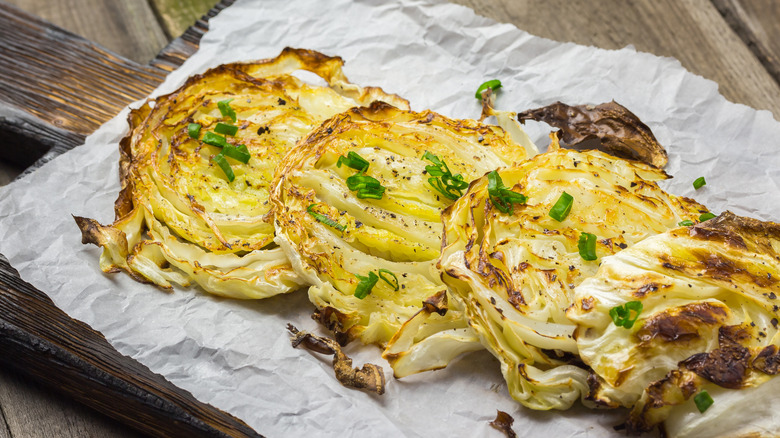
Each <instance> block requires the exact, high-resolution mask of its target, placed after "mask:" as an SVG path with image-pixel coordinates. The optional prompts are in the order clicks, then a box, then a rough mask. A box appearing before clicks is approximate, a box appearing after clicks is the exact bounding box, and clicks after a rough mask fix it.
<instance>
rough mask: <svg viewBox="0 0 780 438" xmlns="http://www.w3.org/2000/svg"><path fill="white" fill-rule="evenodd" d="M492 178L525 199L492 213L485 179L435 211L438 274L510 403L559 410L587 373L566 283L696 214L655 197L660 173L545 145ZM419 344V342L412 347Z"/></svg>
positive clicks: (681, 203) (583, 387)
mask: <svg viewBox="0 0 780 438" xmlns="http://www.w3.org/2000/svg"><path fill="white" fill-rule="evenodd" d="M499 175H500V176H501V178H502V179H503V183H504V184H505V186H506V187H508V188H511V190H513V191H515V192H520V193H522V194H524V195H525V196H527V197H528V199H527V202H526V203H525V204H524V205H517V204H515V206H514V209H513V211H511V213H510V214H505V213H502V212H500V211H499V210H498V209H497V208H495V207H494V206H493V203H492V202H491V201H489V197H490V192H489V190H488V188H489V178H488V177H483V178H481V179H479V180H477V181H474V182H473V183H472V184H471V187H470V188H469V191H468V192H467V193H466V194H465V195H464V196H463V197H462V198H461V199H460V200H458V201H457V202H455V203H454V204H453V205H452V206H451V207H449V208H448V209H447V210H445V211H444V213H443V215H442V220H443V223H444V237H443V243H442V254H441V261H440V267H441V269H442V270H443V271H444V272H445V275H444V276H443V279H444V281H445V283H446V284H447V285H448V286H450V289H451V291H452V293H453V295H454V296H455V297H457V298H459V299H460V300H462V303H463V305H465V309H466V315H467V317H468V320H469V323H470V325H471V326H472V327H473V328H474V329H475V330H476V332H477V333H478V334H479V336H480V338H481V340H482V342H483V344H484V345H485V347H486V348H487V349H488V350H489V351H490V352H491V353H492V354H493V355H495V356H496V357H497V358H498V359H499V360H500V361H501V369H502V372H503V374H504V377H505V379H506V381H507V384H508V386H509V392H510V394H511V395H512V397H513V398H515V399H516V400H517V401H519V402H520V403H522V404H523V405H525V406H528V407H531V408H533V409H565V408H568V407H569V406H570V405H571V404H572V403H573V402H574V401H575V400H576V399H577V398H580V397H581V396H582V395H586V394H587V393H588V382H587V378H588V373H587V372H586V371H585V369H583V368H582V367H580V366H577V364H576V362H577V361H576V355H577V344H576V341H575V339H574V336H573V333H574V327H575V326H574V324H573V323H571V322H570V321H569V320H568V319H567V318H566V313H565V311H566V309H567V308H568V307H569V306H570V305H571V303H572V300H573V297H574V287H575V286H577V285H578V284H579V283H580V282H581V281H582V280H583V279H584V278H587V277H589V276H592V275H594V274H595V273H596V269H597V267H598V264H599V260H600V259H601V258H602V257H605V256H608V255H611V254H615V253H617V252H619V251H620V250H621V249H623V248H626V247H628V246H631V245H634V244H635V243H637V242H639V241H641V240H643V239H645V238H647V237H648V236H651V235H654V234H658V233H662V232H664V231H665V230H667V229H669V228H672V227H675V226H677V223H678V222H680V221H682V220H696V218H698V217H699V215H700V214H701V213H702V212H704V211H706V209H705V208H704V207H703V206H701V205H699V204H697V203H696V202H694V201H693V200H690V199H686V198H681V197H676V196H672V195H669V194H667V193H665V192H664V191H663V190H661V189H660V188H659V187H658V185H657V184H656V183H655V182H654V181H657V180H662V179H664V178H667V175H666V173H664V172H663V171H661V170H658V169H656V168H654V167H651V166H649V165H645V164H642V163H639V162H631V161H625V160H621V159H618V158H614V157H611V156H609V155H607V154H604V153H601V152H598V151H588V152H577V151H572V150H563V149H559V148H558V146H557V143H553V144H552V145H551V146H550V150H548V152H546V153H544V154H541V155H537V156H536V157H534V158H532V159H529V160H528V161H526V162H524V163H522V164H520V165H519V166H516V167H512V168H508V169H504V170H501V171H500V172H499ZM563 192H566V193H568V194H569V195H571V196H572V197H573V203H572V205H571V211H570V213H569V214H568V216H566V217H565V219H563V221H560V222H559V221H558V220H556V219H553V218H552V217H551V216H550V214H549V213H550V210H551V208H552V207H553V206H554V205H555V204H556V203H557V201H558V199H559V198H560V197H561V195H562V193H563ZM584 233H590V234H593V235H595V237H596V240H597V242H596V245H595V253H596V255H597V257H598V259H599V260H592V261H586V260H584V259H583V257H582V256H581V255H580V252H579V240H580V237H581V236H584ZM429 330H431V331H433V329H429ZM427 342H428V339H425V338H422V339H419V340H418V341H417V344H416V347H418V348H422V346H424V345H425V344H426V343H427ZM425 349H426V350H429V351H432V353H433V354H435V353H436V349H435V348H425ZM420 360H422V359H420Z"/></svg>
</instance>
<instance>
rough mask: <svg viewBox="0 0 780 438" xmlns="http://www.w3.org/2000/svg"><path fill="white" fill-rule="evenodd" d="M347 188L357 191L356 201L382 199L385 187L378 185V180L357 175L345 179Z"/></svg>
mask: <svg viewBox="0 0 780 438" xmlns="http://www.w3.org/2000/svg"><path fill="white" fill-rule="evenodd" d="M347 187H348V188H349V189H350V190H352V191H353V192H354V191H357V197H358V199H364V198H369V199H382V195H383V194H384V193H385V187H382V184H380V183H379V180H378V179H376V178H374V177H372V176H368V175H363V173H362V172H361V173H358V174H355V175H352V176H350V177H349V178H347Z"/></svg>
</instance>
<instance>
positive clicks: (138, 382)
mask: <svg viewBox="0 0 780 438" xmlns="http://www.w3.org/2000/svg"><path fill="white" fill-rule="evenodd" d="M13 273H14V270H13V268H11V266H10V265H8V263H7V262H5V261H3V260H0V351H2V352H3V354H2V355H0V363H2V364H3V365H4V366H7V367H11V368H13V369H15V370H17V371H19V372H23V373H26V374H28V375H32V376H34V377H35V378H36V379H37V380H38V381H39V382H42V383H44V384H46V385H48V386H50V387H52V388H55V389H57V390H60V391H63V392H65V393H67V394H69V395H71V396H72V397H73V398H74V399H75V400H77V401H79V402H81V403H83V404H85V405H87V406H90V407H92V408H94V409H97V410H98V411H100V412H103V413H105V414H107V415H109V416H111V417H112V418H115V419H118V420H120V421H121V422H123V423H125V424H128V425H130V426H131V427H133V428H135V429H137V430H140V431H143V432H145V433H148V434H152V435H155V436H188V437H197V436H213V437H257V436H259V435H258V434H257V433H256V432H255V431H253V430H252V429H251V428H249V427H248V426H247V425H246V424H244V423H243V422H242V421H241V420H238V419H236V418H235V417H233V416H231V415H229V414H226V413H224V412H222V411H220V410H218V409H216V408H214V407H212V406H210V405H206V404H203V403H201V402H199V401H197V400H196V399H195V398H194V397H193V396H192V395H191V394H190V393H189V392H187V391H184V390H182V389H179V388H177V387H176V386H174V385H173V384H171V383H170V382H168V381H167V380H165V379H164V378H163V377H162V376H160V375H158V374H154V373H152V372H151V371H150V370H149V369H148V368H146V367H145V366H143V365H141V364H140V363H138V362H136V361H134V360H132V359H130V358H128V357H126V356H122V355H120V354H119V353H117V351H116V350H114V348H113V347H112V346H111V344H109V343H108V342H107V341H106V339H105V338H104V337H103V335H101V334H100V333H98V332H96V331H95V330H93V329H92V328H90V327H89V326H88V325H86V324H84V323H81V322H79V321H75V320H73V319H71V318H70V317H68V315H67V314H65V312H63V311H62V310H60V309H58V308H57V307H56V306H54V303H52V302H51V300H50V299H49V298H48V297H47V296H46V295H45V294H44V293H43V292H40V291H38V290H37V289H35V288H34V287H32V286H31V285H30V284H28V283H26V282H24V281H23V280H21V279H20V278H19V277H18V276H16V275H14V274H13ZM52 370H56V372H52ZM120 406H121V409H118V407H120Z"/></svg>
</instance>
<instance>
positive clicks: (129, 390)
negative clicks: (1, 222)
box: [0, 0, 260, 437]
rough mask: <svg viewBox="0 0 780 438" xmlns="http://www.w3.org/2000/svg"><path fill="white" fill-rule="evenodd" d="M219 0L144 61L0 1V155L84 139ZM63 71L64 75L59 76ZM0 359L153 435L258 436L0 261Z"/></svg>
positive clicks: (197, 29)
mask: <svg viewBox="0 0 780 438" xmlns="http://www.w3.org/2000/svg"><path fill="white" fill-rule="evenodd" d="M231 3H232V0H224V1H222V2H221V3H219V4H218V5H217V6H216V7H215V8H214V9H212V10H211V11H210V12H209V13H208V14H207V15H206V16H204V18H203V19H202V20H200V21H198V22H197V23H196V24H195V25H194V26H192V27H190V28H189V29H188V30H187V31H186V32H185V33H184V34H183V35H182V36H181V37H179V38H178V39H176V40H174V41H173V42H172V43H171V44H170V45H168V46H167V47H166V48H165V49H163V51H162V52H160V54H159V55H158V56H157V57H156V58H155V59H154V60H153V61H152V62H151V63H150V64H149V65H139V64H137V63H134V62H132V61H129V60H127V59H124V58H120V57H118V56H116V55H114V54H112V53H110V52H108V51H106V50H104V49H102V48H100V47H98V46H96V45H94V44H92V43H90V42H89V41H87V40H85V39H83V38H80V37H77V36H75V35H73V34H71V33H68V32H66V31H63V30H61V29H58V28H56V27H54V26H52V25H50V24H48V23H45V22H43V21H41V20H38V19H36V18H34V17H32V16H30V15H28V14H25V13H23V12H22V11H20V10H19V9H16V8H14V7H12V6H8V5H6V4H4V3H0V41H2V42H3V47H2V54H3V59H4V62H3V63H2V64H0V96H2V103H3V108H2V111H1V112H0V132H2V136H3V138H4V142H5V144H6V145H13V147H4V148H0V160H3V161H6V162H10V163H13V164H14V165H16V166H20V167H28V166H31V165H32V167H33V168H35V167H37V166H38V165H40V164H41V163H42V162H43V161H46V160H48V159H49V158H51V157H53V156H56V155H59V154H60V153H62V152H64V151H66V150H69V149H72V148H74V147H76V146H78V145H80V144H82V143H83V141H84V138H85V137H86V135H88V134H89V133H91V132H92V131H94V130H95V129H96V128H97V127H98V126H100V124H102V123H103V122H104V121H106V120H108V119H110V118H111V117H113V116H114V115H115V114H116V113H118V112H119V111H120V110H121V109H122V108H124V107H125V106H126V105H127V104H128V103H129V102H132V101H135V100H137V99H140V98H143V97H144V96H146V95H148V94H149V93H150V92H151V91H152V90H153V89H154V88H155V87H156V86H157V85H158V84H159V83H161V82H162V81H163V79H164V78H165V76H166V75H167V74H168V72H170V71H171V70H173V69H175V68H176V67H178V66H179V65H181V63H183V62H184V60H186V59H187V58H188V57H189V56H190V55H191V54H192V53H194V52H195V51H196V50H197V47H198V43H199V41H200V38H201V37H202V36H203V34H204V33H205V32H206V30H207V29H208V19H209V18H211V17H213V16H214V15H216V14H217V13H219V11H220V10H222V9H224V8H225V7H227V6H229V5H230V4H231ZM61 72H67V74H61ZM0 352H2V354H0V362H2V363H3V365H4V366H7V367H10V368H13V369H16V370H17V371H19V372H20V373H23V374H26V375H29V376H31V377H33V378H34V379H35V380H37V381H40V382H43V383H45V384H47V385H50V386H52V387H55V388H57V389H58V390H60V391H64V392H66V393H68V394H69V395H70V396H71V397H73V398H74V399H75V400H77V401H79V402H81V403H83V404H85V405H87V406H90V407H92V408H94V409H96V410H98V411H100V412H102V413H104V414H106V415H108V416H110V417H113V418H116V419H118V420H119V421H121V422H123V423H125V424H128V425H130V426H132V427H134V428H136V429H138V430H140V431H142V432H145V433H148V434H150V435H156V436H177V437H179V436H188V437H195V436H210V437H228V436H230V437H257V436H260V435H259V434H257V433H256V432H255V431H254V430H252V429H251V428H250V427H249V426H247V425H246V424H245V423H244V422H242V421H241V420H238V419H236V418H235V417H233V416H231V415H229V414H227V413H225V412H223V411H220V410H218V409H216V408H214V407H212V406H210V405H207V404H204V403H201V402H199V401H197V400H196V399H195V398H194V397H193V396H192V395H191V394H190V393H189V392H187V391H184V390H182V389H180V388H177V387H176V386H174V385H173V384H171V383H170V382H168V381H167V380H166V379H165V378H163V377H162V376H160V375H158V374H155V373H152V372H151V371H150V370H149V369H148V368H147V367H145V366H143V365H141V364H140V363H138V362H136V361H135V360H133V359H130V358H128V357H126V356H123V355H121V354H119V352H117V351H116V350H115V349H114V348H113V347H112V346H111V345H110V344H109V343H108V342H107V341H106V339H105V338H104V337H103V335H101V334H100V333H98V332H97V331H95V330H93V329H92V328H90V327H89V326H88V325H86V324H84V323H81V322H80V321H76V320H74V319H72V318H70V317H69V316H68V315H67V314H65V313H64V312H63V311H61V310H60V309H59V308H57V307H56V306H55V305H54V303H53V302H52V301H51V299H49V297H47V296H46V294H44V293H43V292H41V291H39V290H37V289H35V288H34V287H32V286H31V285H30V284H28V283H26V282H24V281H23V280H21V279H20V278H19V276H18V273H17V272H16V270H14V269H13V268H12V267H11V266H10V265H9V264H8V262H7V261H6V260H5V259H4V258H2V259H0Z"/></svg>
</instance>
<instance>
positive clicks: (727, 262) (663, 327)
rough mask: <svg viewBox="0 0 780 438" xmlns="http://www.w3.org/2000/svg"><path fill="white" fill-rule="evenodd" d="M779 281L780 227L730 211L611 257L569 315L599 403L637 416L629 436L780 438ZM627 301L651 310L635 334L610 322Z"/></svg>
mask: <svg viewBox="0 0 780 438" xmlns="http://www.w3.org/2000/svg"><path fill="white" fill-rule="evenodd" d="M778 280H780V224H776V223H771V222H762V221H758V220H755V219H750V218H744V217H739V216H736V215H734V214H732V213H729V212H725V213H723V214H721V215H720V216H719V217H717V218H715V219H710V220H708V221H706V222H702V223H699V224H697V225H694V226H689V227H682V228H676V229H673V230H670V231H668V232H666V233H663V234H660V235H657V236H653V237H650V238H648V239H646V240H644V241H642V242H641V243H639V244H637V245H635V246H633V247H632V248H629V249H627V250H625V251H623V252H621V253H619V254H617V255H615V256H612V257H608V258H605V259H604V261H603V263H602V264H601V267H600V268H599V270H598V273H597V274H596V275H595V276H594V277H592V278H589V279H587V280H585V281H584V282H583V283H582V284H581V285H580V286H579V287H578V288H577V290H576V293H575V305H574V306H573V307H572V308H571V309H570V310H569V311H568V316H569V317H570V319H571V320H572V321H573V322H575V323H576V324H577V346H578V348H579V351H580V355H581V357H582V359H583V361H584V362H585V363H586V364H588V365H589V366H590V367H591V368H592V370H593V376H592V378H591V383H592V394H591V398H592V399H593V400H594V401H595V402H597V403H599V404H603V405H607V406H625V407H629V408H632V411H631V414H630V417H629V420H628V422H627V423H626V426H627V428H628V430H629V432H634V433H639V432H644V431H648V430H650V429H651V428H653V427H655V426H657V425H660V424H661V423H662V422H664V428H665V431H666V433H667V436H671V437H694V436H709V437H717V436H724V437H725V436H751V437H752V436H755V437H760V436H761V437H763V436H777V434H778V431H780V423H778V417H777V415H776V414H775V413H774V412H773V411H772V410H771V409H772V407H774V403H776V402H778V401H780V395H779V394H780V392H778V390H779V389H780V380H778V379H776V378H774V377H775V376H776V375H777V374H778V372H780V330H778V320H780V311H779V310H778V309H780V283H778ZM627 302H640V303H642V310H641V312H640V313H639V315H638V316H637V319H636V322H635V323H634V324H633V326H632V327H631V328H629V329H627V328H625V327H619V326H617V325H616V324H615V323H614V321H613V318H611V317H610V310H611V309H612V308H615V307H617V306H625V303H627ZM703 391H706V392H707V393H708V394H709V396H710V397H711V398H712V400H713V403H712V405H711V406H709V408H707V409H706V410H704V412H700V409H699V408H697V403H696V399H697V398H699V397H702V393H703Z"/></svg>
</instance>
